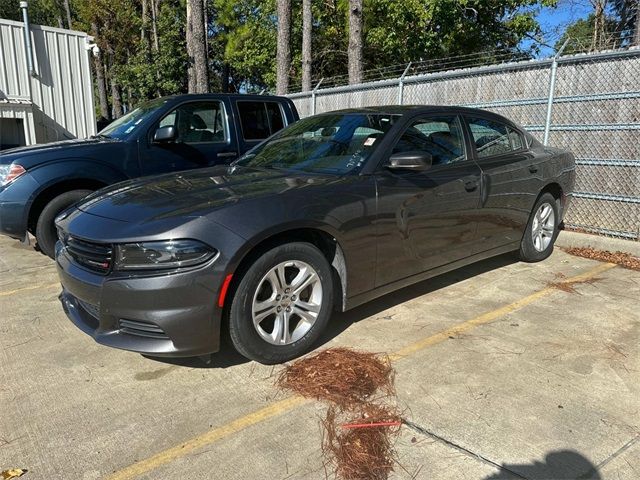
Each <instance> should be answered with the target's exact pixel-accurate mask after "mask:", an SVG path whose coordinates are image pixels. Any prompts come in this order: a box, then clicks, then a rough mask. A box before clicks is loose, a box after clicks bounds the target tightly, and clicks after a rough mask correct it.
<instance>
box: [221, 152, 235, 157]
mask: <svg viewBox="0 0 640 480" xmlns="http://www.w3.org/2000/svg"><path fill="white" fill-rule="evenodd" d="M237 156H238V154H237V153H236V152H222V153H219V154H218V157H219V158H229V157H237Z"/></svg>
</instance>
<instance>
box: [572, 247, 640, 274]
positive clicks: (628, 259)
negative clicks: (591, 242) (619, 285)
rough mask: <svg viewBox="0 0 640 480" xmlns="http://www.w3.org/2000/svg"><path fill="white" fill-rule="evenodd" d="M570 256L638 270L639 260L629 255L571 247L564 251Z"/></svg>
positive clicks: (639, 267) (639, 268)
mask: <svg viewBox="0 0 640 480" xmlns="http://www.w3.org/2000/svg"><path fill="white" fill-rule="evenodd" d="M564 251H565V252H567V253H568V254H570V255H575V256H576V257H583V258H590V259H592V260H599V261H601V262H609V263H615V264H618V265H620V266H621V267H624V268H628V269H629V270H640V258H638V257H635V256H633V255H631V254H629V253H624V252H615V253H611V252H609V251H608V250H596V249H595V248H590V247H587V248H582V247H573V248H566V249H564Z"/></svg>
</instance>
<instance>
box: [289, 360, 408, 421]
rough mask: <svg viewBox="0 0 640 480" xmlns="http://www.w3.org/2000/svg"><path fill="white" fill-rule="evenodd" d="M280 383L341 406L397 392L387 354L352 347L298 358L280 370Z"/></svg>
mask: <svg viewBox="0 0 640 480" xmlns="http://www.w3.org/2000/svg"><path fill="white" fill-rule="evenodd" d="M277 384H278V386H279V387H281V388H285V389H288V390H291V391H293V392H295V393H297V394H299V395H301V396H303V397H306V398H315V399H317V400H322V401H328V402H331V403H334V404H335V405H337V406H338V407H340V408H342V409H348V408H351V407H353V406H354V405H358V404H361V403H364V402H366V401H368V400H370V399H371V397H372V396H373V395H374V394H375V393H382V394H384V395H387V396H390V395H393V394H394V393H395V392H394V388H393V369H392V368H391V362H390V361H389V359H388V358H387V357H385V356H380V355H377V354H375V353H367V352H359V351H356V350H351V349H349V348H330V349H327V350H324V351H322V352H320V353H317V354H315V355H312V356H310V357H307V358H303V359H302V360H298V361H297V362H295V363H293V364H292V365H289V366H287V367H286V368H285V369H284V370H283V371H282V372H281V373H280V375H279V377H278V380H277Z"/></svg>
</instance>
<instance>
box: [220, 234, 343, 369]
mask: <svg viewBox="0 0 640 480" xmlns="http://www.w3.org/2000/svg"><path fill="white" fill-rule="evenodd" d="M332 307H333V284H332V276H331V266H330V265H329V262H327V260H326V258H325V257H324V255H323V254H322V253H321V252H320V251H319V250H318V249H317V248H316V247H315V246H313V245H311V244H309V243H302V242H295V243H288V244H285V245H281V246H278V247H275V248H273V249H272V250H269V251H268V252H266V253H264V254H263V255H261V256H260V257H259V258H258V259H257V260H256V261H255V263H254V264H253V265H251V266H250V267H249V269H248V270H247V271H246V272H245V274H244V275H243V277H242V280H240V283H239V285H238V288H237V289H236V292H235V295H234V296H233V302H232V304H231V308H230V311H229V333H230V335H231V341H232V342H233V345H234V347H235V348H236V350H238V352H240V354H242V355H243V356H245V357H247V358H249V359H251V360H255V361H257V362H260V363H266V364H274V363H282V362H286V361H288V360H291V359H292V358H295V357H298V356H300V355H302V354H304V353H306V352H308V351H309V349H311V347H312V346H313V344H314V343H315V342H316V341H317V340H318V338H319V337H320V335H321V333H322V331H323V330H324V328H325V326H326V325H327V323H328V321H329V317H330V316H331V311H332Z"/></svg>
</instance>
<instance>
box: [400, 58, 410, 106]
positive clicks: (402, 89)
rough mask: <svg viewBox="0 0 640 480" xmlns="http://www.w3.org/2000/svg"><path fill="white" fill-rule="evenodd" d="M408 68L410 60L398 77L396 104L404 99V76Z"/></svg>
mask: <svg viewBox="0 0 640 480" xmlns="http://www.w3.org/2000/svg"><path fill="white" fill-rule="evenodd" d="M410 68H411V62H409V65H407V68H405V69H404V72H402V75H401V76H400V78H399V79H398V105H402V102H403V100H404V77H406V76H407V73H408V72H409V69H410Z"/></svg>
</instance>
